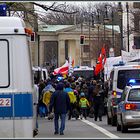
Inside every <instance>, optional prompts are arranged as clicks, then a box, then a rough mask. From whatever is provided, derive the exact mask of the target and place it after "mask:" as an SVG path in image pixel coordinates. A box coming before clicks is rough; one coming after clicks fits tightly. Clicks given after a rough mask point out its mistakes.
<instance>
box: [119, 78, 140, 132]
mask: <svg viewBox="0 0 140 140" xmlns="http://www.w3.org/2000/svg"><path fill="white" fill-rule="evenodd" d="M137 127H140V83H139V80H136V79H131V80H130V81H129V85H128V86H126V87H125V89H124V90H123V93H122V96H121V101H120V103H119V104H118V108H117V131H120V130H121V132H122V133H124V132H127V131H128V128H137Z"/></svg>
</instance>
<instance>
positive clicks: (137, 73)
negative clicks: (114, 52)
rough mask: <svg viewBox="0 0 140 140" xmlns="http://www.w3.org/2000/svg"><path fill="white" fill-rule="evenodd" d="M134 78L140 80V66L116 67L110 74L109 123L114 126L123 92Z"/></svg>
mask: <svg viewBox="0 0 140 140" xmlns="http://www.w3.org/2000/svg"><path fill="white" fill-rule="evenodd" d="M132 78H136V79H138V78H140V65H121V66H114V68H113V70H112V71H111V73H110V78H109V82H108V85H109V90H108V101H107V123H108V124H111V125H112V126H115V125H116V122H117V105H118V103H119V101H120V97H121V94H122V91H123V89H124V88H125V86H126V85H127V83H128V81H129V79H132Z"/></svg>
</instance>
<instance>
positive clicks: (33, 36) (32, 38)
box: [31, 32, 35, 42]
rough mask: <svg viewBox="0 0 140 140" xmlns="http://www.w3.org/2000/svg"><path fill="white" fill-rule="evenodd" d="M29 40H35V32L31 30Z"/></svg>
mask: <svg viewBox="0 0 140 140" xmlns="http://www.w3.org/2000/svg"><path fill="white" fill-rule="evenodd" d="M31 42H35V32H32V34H31Z"/></svg>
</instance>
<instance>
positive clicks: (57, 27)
mask: <svg viewBox="0 0 140 140" xmlns="http://www.w3.org/2000/svg"><path fill="white" fill-rule="evenodd" d="M69 27H73V25H39V31H43V32H45V31H47V32H56V31H58V30H62V29H65V28H69Z"/></svg>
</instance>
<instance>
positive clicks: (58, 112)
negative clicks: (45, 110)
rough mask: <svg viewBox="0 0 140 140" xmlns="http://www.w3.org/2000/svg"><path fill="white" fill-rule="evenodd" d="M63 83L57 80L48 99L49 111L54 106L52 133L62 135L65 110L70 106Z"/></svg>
mask: <svg viewBox="0 0 140 140" xmlns="http://www.w3.org/2000/svg"><path fill="white" fill-rule="evenodd" d="M63 88H64V84H63V83H62V82H59V83H58V84H57V87H56V91H55V92H54V93H53V94H52V96H51V99H50V106H49V113H51V112H52V108H54V126H55V132H54V134H58V133H59V132H60V135H64V132H63V131H64V129H65V120H66V114H67V111H68V110H69V108H70V99H69V96H68V94H67V93H66V92H64V91H63ZM59 117H60V119H61V126H60V130H59Z"/></svg>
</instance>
